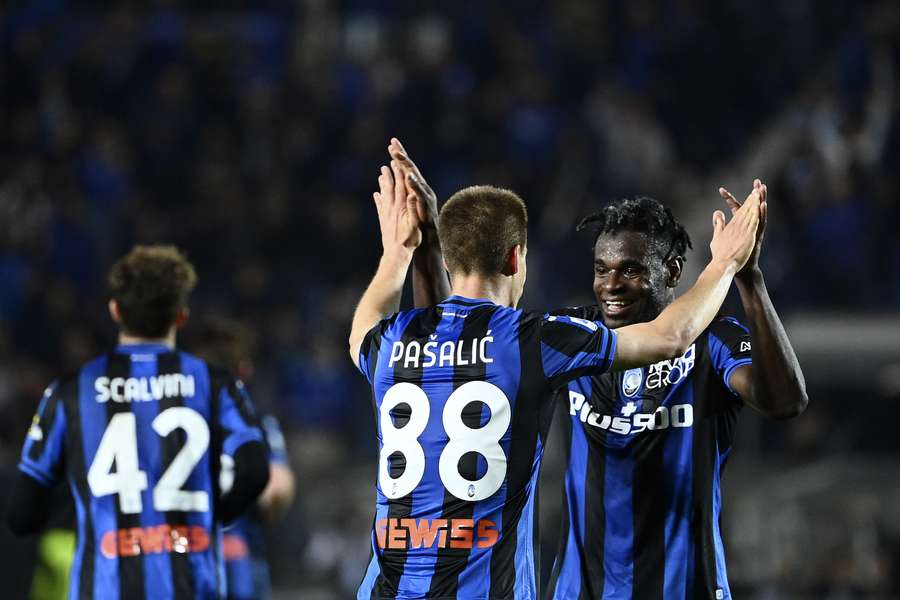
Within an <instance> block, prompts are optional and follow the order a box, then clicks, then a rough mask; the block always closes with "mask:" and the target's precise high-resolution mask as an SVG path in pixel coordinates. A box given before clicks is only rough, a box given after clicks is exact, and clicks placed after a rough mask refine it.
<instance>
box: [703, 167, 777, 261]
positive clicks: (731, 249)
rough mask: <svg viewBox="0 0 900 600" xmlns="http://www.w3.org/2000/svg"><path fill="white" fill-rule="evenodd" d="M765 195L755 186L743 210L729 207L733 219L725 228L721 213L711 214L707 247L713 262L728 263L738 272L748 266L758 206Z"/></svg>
mask: <svg viewBox="0 0 900 600" xmlns="http://www.w3.org/2000/svg"><path fill="white" fill-rule="evenodd" d="M722 189H724V188H722ZM720 193H721V192H720ZM764 193H765V186H763V185H762V184H760V185H759V186H754V189H753V191H752V192H751V193H750V195H749V196H747V200H745V201H744V204H743V205H742V206H738V207H736V208H735V207H732V218H731V221H730V222H729V223H728V224H727V225H726V223H725V213H723V212H722V211H721V210H717V211H716V212H714V213H713V239H712V241H711V242H710V244H709V249H710V250H711V251H712V257H713V261H722V262H725V263H731V264H733V265H734V267H735V268H736V271H737V272H740V271H741V269H743V267H744V265H746V264H747V262H748V260H749V258H750V256H751V254H753V250H754V248H755V247H756V245H757V234H758V231H757V230H758V225H759V221H760V204H761V202H762V198H763V195H764Z"/></svg>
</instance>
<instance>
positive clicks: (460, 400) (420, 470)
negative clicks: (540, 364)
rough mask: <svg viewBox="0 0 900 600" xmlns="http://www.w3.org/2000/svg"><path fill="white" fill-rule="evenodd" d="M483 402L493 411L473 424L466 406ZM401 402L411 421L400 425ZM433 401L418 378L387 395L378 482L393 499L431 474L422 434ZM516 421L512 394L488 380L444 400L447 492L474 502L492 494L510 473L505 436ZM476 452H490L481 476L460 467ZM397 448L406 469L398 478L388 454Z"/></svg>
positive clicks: (440, 466) (465, 386) (440, 464)
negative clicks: (474, 477)
mask: <svg viewBox="0 0 900 600" xmlns="http://www.w3.org/2000/svg"><path fill="white" fill-rule="evenodd" d="M476 401H477V402H483V403H484V404H486V405H487V406H488V408H489V409H490V411H491V416H490V419H488V421H487V423H485V424H484V426H482V427H479V428H471V427H469V426H468V425H466V424H465V423H464V422H463V419H462V413H463V409H464V408H465V407H466V405H468V404H469V403H471V402H476ZM400 404H407V405H409V408H410V411H409V421H408V422H407V423H406V424H405V425H404V426H403V427H400V428H398V427H396V426H395V425H394V420H393V418H392V417H391V410H393V409H394V408H395V407H396V406H398V405H400ZM430 414H431V403H430V402H429V401H428V396H427V395H426V394H425V391H424V390H423V389H422V388H420V387H419V386H417V385H415V384H412V383H407V382H404V383H397V384H395V385H393V386H391V388H390V389H389V390H388V391H387V392H386V393H385V394H384V398H383V399H382V402H381V411H380V417H381V418H380V423H381V438H382V446H381V453H380V455H379V460H378V483H379V485H380V486H381V491H382V493H383V494H384V495H385V496H387V497H388V498H390V499H392V500H393V499H397V498H402V497H404V496H406V495H408V494H410V493H411V492H412V491H413V490H414V489H416V486H418V485H419V483H420V482H421V481H422V476H423V475H424V474H425V449H424V448H422V445H421V444H420V443H419V436H421V435H422V433H423V432H424V431H425V427H426V426H427V425H428V418H429V416H430ZM509 421H510V404H509V399H508V398H507V397H506V394H504V393H503V390H501V389H500V388H498V387H497V386H496V385H494V384H492V383H488V382H487V381H470V382H468V383H465V384H463V385H461V386H460V387H458V388H457V389H456V390H454V391H453V393H452V394H450V396H449V397H448V398H447V402H446V403H445V404H444V412H443V415H442V422H443V426H444V431H446V433H447V437H448V438H449V439H448V441H447V444H446V446H444V449H443V451H442V452H441V456H440V460H439V462H438V472H439V474H440V477H441V483H443V484H444V487H445V488H447V491H448V492H450V493H451V494H453V495H454V496H456V497H457V498H459V499H460V500H466V501H470V502H476V501H478V500H484V499H485V498H489V497H490V496H492V495H493V494H494V493H495V492H496V491H497V490H499V489H500V486H501V485H503V480H504V479H505V478H506V454H504V452H503V448H502V447H501V446H500V439H501V438H502V437H503V434H504V433H506V430H507V428H508V427H509ZM469 452H475V453H478V454H480V455H481V456H483V457H484V459H485V461H486V462H487V471H486V472H485V473H484V475H483V476H482V477H481V478H480V479H477V480H475V481H471V480H469V479H466V478H465V477H463V475H462V474H461V473H460V472H459V466H458V465H459V459H460V458H462V456H463V455H464V454H467V453H469ZM395 453H399V454H401V455H403V458H404V459H405V460H406V468H405V469H404V471H403V474H402V475H400V476H399V477H392V476H391V473H390V468H389V464H388V463H389V461H388V458H389V457H390V456H391V455H392V454H395Z"/></svg>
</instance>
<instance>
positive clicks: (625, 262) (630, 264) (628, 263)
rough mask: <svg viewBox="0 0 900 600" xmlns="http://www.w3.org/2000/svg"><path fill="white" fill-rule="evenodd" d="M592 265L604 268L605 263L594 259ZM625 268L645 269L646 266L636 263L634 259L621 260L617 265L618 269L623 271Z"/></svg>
mask: <svg viewBox="0 0 900 600" xmlns="http://www.w3.org/2000/svg"><path fill="white" fill-rule="evenodd" d="M594 264H595V265H603V266H606V262H604V261H603V259H600V258H595V259H594ZM625 267H638V268H641V269H646V268H647V266H646V265H645V264H643V263H642V262H639V261H636V260H634V259H626V260H623V261H622V262H621V263H619V266H618V268H620V269H624V268H625Z"/></svg>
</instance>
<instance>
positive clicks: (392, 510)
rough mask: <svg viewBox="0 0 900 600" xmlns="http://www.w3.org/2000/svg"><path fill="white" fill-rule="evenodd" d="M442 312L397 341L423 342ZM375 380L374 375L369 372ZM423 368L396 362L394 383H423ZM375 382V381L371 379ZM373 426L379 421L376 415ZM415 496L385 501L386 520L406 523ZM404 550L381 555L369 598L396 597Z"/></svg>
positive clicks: (417, 321) (417, 319)
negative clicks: (378, 571) (397, 520)
mask: <svg viewBox="0 0 900 600" xmlns="http://www.w3.org/2000/svg"><path fill="white" fill-rule="evenodd" d="M441 313H442V309H441V308H439V307H438V308H429V309H426V310H424V311H422V312H420V313H419V314H417V315H416V316H414V317H413V318H412V319H410V322H409V323H408V324H407V325H406V329H405V330H404V331H403V334H402V335H401V336H400V341H402V342H403V343H404V344H406V343H409V342H411V341H412V340H422V339H425V338H427V337H428V336H429V335H430V334H432V333H434V331H435V329H437V326H438V323H440V321H441ZM371 373H372V375H373V376H374V371H372V372H371ZM422 373H423V369H422V367H417V368H409V369H408V368H406V367H404V366H403V361H397V363H396V364H395V365H394V374H393V383H399V382H402V381H406V382H409V383H412V384H415V385H420V384H421V383H422ZM373 378H374V377H373ZM375 418H376V423H377V419H378V418H379V415H378V412H377V410H376V413H375ZM403 467H405V465H402V464H399V463H394V464H392V465H391V475H392V476H393V477H399V476H400V475H401V474H402V472H403V470H402V469H403ZM414 495H415V492H413V493H411V494H407V495H406V496H404V497H403V498H398V499H396V500H389V501H388V514H387V518H388V519H405V518H407V517H409V516H410V515H411V514H412V505H413V496H414ZM406 554H407V552H406V550H405V549H403V550H399V549H396V548H385V549H384V550H382V551H381V558H380V560H379V565H380V567H381V568H380V571H381V572H380V573H379V574H378V577H377V578H376V579H375V584H374V585H373V586H372V598H393V597H394V596H396V595H397V588H398V587H399V585H400V579H401V578H402V577H403V570H404V569H405V568H406Z"/></svg>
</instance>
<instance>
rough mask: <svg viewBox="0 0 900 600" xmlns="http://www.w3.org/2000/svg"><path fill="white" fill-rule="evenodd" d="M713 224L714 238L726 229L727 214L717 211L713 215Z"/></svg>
mask: <svg viewBox="0 0 900 600" xmlns="http://www.w3.org/2000/svg"><path fill="white" fill-rule="evenodd" d="M712 223H713V237H715V236H717V235H719V234H720V233H721V232H722V230H723V229H725V213H723V212H722V211H721V210H717V211H715V212H714V213H713V216H712Z"/></svg>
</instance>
